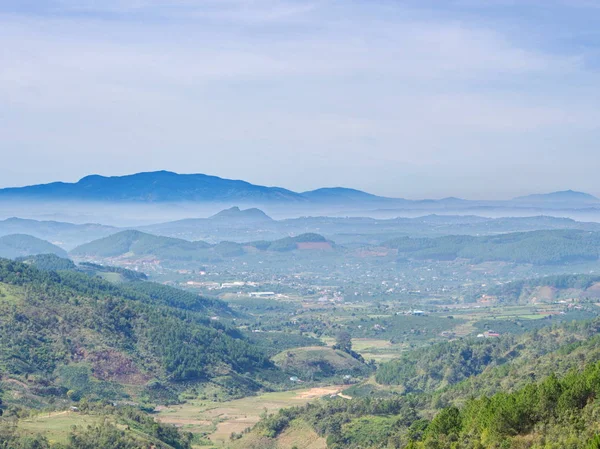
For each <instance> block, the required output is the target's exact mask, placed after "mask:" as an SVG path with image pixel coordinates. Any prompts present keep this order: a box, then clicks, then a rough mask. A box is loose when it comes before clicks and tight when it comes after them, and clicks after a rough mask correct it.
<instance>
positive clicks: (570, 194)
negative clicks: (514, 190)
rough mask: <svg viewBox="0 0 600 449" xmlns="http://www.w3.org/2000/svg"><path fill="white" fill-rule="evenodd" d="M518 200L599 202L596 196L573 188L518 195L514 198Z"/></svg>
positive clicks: (532, 201)
mask: <svg viewBox="0 0 600 449" xmlns="http://www.w3.org/2000/svg"><path fill="white" fill-rule="evenodd" d="M514 200H515V201H518V202H525V203H552V202H555V203H580V204H581V203H583V204H596V205H597V204H599V203H600V198H597V197H595V196H593V195H590V194H589V193H584V192H576V191H574V190H563V191H560V192H551V193H540V194H533V195H526V196H520V197H517V198H515V199H514Z"/></svg>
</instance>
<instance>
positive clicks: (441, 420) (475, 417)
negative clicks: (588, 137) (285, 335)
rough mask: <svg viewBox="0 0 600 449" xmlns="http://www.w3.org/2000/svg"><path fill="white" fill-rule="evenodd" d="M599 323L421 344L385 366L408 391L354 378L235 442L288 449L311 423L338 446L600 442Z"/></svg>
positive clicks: (579, 446) (384, 375)
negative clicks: (340, 395)
mask: <svg viewBox="0 0 600 449" xmlns="http://www.w3.org/2000/svg"><path fill="white" fill-rule="evenodd" d="M599 330H600V327H599V323H598V321H597V320H596V321H591V322H583V323H574V324H569V325H564V326H560V327H557V326H555V327H548V328H546V329H543V330H539V331H534V332H531V333H528V334H526V335H522V336H520V337H510V336H509V337H504V338H501V339H497V340H478V341H474V340H470V339H467V340H464V341H455V342H452V343H449V344H439V345H434V346H432V347H430V348H420V349H418V350H415V351H411V352H409V353H407V354H406V355H405V356H404V357H403V358H402V359H401V360H398V361H395V362H390V363H388V364H387V365H384V367H383V368H382V370H380V371H379V372H378V374H377V379H378V380H379V381H381V382H390V383H394V384H398V385H401V386H403V387H404V393H403V394H398V393H397V391H398V390H397V389H394V390H387V391H386V390H385V387H382V386H381V385H379V388H380V389H381V388H382V389H383V392H384V393H386V395H385V396H384V398H378V395H377V394H378V393H381V390H380V391H377V390H374V388H375V387H376V386H378V385H377V384H376V383H374V382H367V383H365V384H364V385H358V386H353V387H351V388H349V389H348V390H346V397H347V395H350V396H354V397H353V399H346V398H344V399H333V400H330V399H329V400H323V401H320V402H316V403H312V404H309V405H308V406H305V407H297V408H291V409H283V410H281V411H280V412H279V413H277V414H274V415H270V416H267V417H264V418H263V420H262V421H261V422H260V423H259V424H258V425H257V426H256V427H255V428H254V429H253V431H252V432H251V433H250V434H249V435H248V436H244V437H242V438H241V440H240V441H239V445H237V446H236V447H238V448H245V449H251V448H261V447H274V448H280V449H290V448H291V447H292V446H291V445H290V444H288V443H287V441H288V440H287V437H286V435H287V434H288V433H289V432H294V431H295V430H294V429H307V434H310V432H311V431H312V432H315V433H316V434H317V435H318V436H320V437H321V438H322V441H324V442H326V447H327V448H330V449H342V448H344V449H345V448H349V449H359V448H360V449H367V448H370V449H378V448H382V449H383V448H406V449H421V448H449V449H454V448H463V447H464V448H515V449H516V448H553V449H554V448H557V449H558V448H563V447H570V448H575V449H589V448H596V447H598V446H597V444H598V443H599V442H600V441H598V438H597V436H596V435H597V434H598V432H599V431H600V426H599V425H598V421H597V419H596V413H597V412H598V409H599V407H600V403H599V402H598V396H597V392H598V391H599V390H600V362H599V361H600V334H599ZM368 387H371V388H370V389H369V388H368ZM482 395H485V396H482ZM380 397H381V395H380ZM296 431H297V430H296ZM457 443H458V444H457ZM548 443H550V444H548ZM297 447H299V448H302V447H309V446H305V445H303V444H298V445H297Z"/></svg>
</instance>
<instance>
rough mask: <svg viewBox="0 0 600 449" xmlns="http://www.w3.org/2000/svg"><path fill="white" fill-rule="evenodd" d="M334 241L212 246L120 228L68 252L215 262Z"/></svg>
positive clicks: (307, 237)
mask: <svg viewBox="0 0 600 449" xmlns="http://www.w3.org/2000/svg"><path fill="white" fill-rule="evenodd" d="M333 248H334V245H333V242H330V241H328V240H327V239H326V238H325V237H323V236H322V235H319V234H313V233H306V234H301V235H298V236H295V237H285V238H282V239H279V240H273V241H255V242H248V243H234V242H221V243H217V244H214V245H211V244H209V243H206V242H202V241H195V242H190V241H188V240H182V239H178V238H172V237H162V236H156V235H152V234H147V233H145V232H140V231H131V230H130V231H122V232H118V233H116V234H113V235H110V236H108V237H104V238H102V239H99V240H94V241H93V242H90V243H86V244H84V245H81V246H79V247H77V248H75V249H74V250H73V251H71V253H70V254H71V255H73V256H76V257H95V258H111V257H123V256H124V257H132V258H139V257H154V258H157V259H160V260H163V261H164V260H166V261H203V262H207V261H217V260H221V259H222V258H229V257H240V256H243V255H245V254H246V253H247V252H256V251H271V252H287V251H295V250H297V249H305V250H310V249H326V250H327V249H333Z"/></svg>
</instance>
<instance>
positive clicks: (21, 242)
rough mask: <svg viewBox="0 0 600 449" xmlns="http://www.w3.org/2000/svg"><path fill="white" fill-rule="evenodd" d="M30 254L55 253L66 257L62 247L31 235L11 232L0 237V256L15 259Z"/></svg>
mask: <svg viewBox="0 0 600 449" xmlns="http://www.w3.org/2000/svg"><path fill="white" fill-rule="evenodd" d="M32 254H55V255H57V256H60V257H67V252H66V251H65V250H64V249H62V248H59V247H58V246H56V245H53V244H52V243H50V242H47V241H45V240H42V239H38V238H37V237H32V236H31V235H26V234H11V235H5V236H3V237H0V257H4V258H6V259H16V258H17V257H24V256H30V255H32Z"/></svg>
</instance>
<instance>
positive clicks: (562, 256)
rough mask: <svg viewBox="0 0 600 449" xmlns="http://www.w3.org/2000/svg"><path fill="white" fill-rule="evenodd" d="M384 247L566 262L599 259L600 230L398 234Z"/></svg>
mask: <svg viewBox="0 0 600 449" xmlns="http://www.w3.org/2000/svg"><path fill="white" fill-rule="evenodd" d="M384 246H387V247H389V248H394V249H396V250H397V251H398V255H399V257H401V258H409V259H433V260H454V259H457V258H463V259H469V260H472V261H473V262H485V261H507V262H517V263H531V264H536V265H553V264H567V263H575V262H584V261H595V260H598V257H599V255H600V233H599V232H586V231H577V230H553V231H532V232H518V233H510V234H501V235H494V236H483V237H475V236H468V235H457V236H445V237H439V238H410V237H401V238H397V239H393V240H389V241H387V242H386V243H384Z"/></svg>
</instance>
